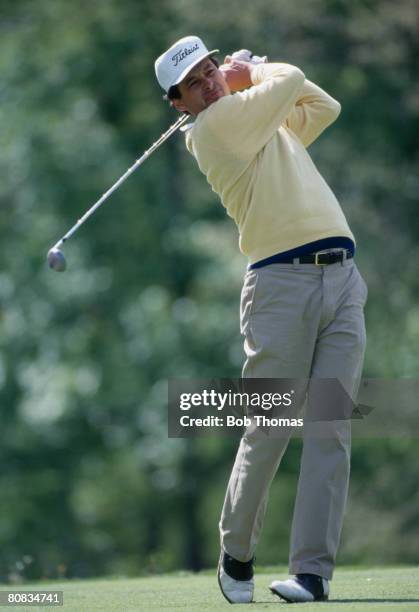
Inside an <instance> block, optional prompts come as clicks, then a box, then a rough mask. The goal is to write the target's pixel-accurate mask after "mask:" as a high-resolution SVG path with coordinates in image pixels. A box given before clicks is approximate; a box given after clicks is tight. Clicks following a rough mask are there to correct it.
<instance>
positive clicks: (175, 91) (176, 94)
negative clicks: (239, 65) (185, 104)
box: [163, 57, 220, 101]
mask: <svg viewBox="0 0 419 612" xmlns="http://www.w3.org/2000/svg"><path fill="white" fill-rule="evenodd" d="M208 59H210V60H211V62H212V63H213V64H214V66H216V67H217V68H218V66H219V65H220V64H219V62H218V60H216V59H215V57H210V58H208ZM181 97H182V95H181V93H180V91H179V87H178V86H177V85H172V86H171V88H170V89H169V91H168V92H167V94H164V96H163V99H164V100H169V101H170V100H180V98H181Z"/></svg>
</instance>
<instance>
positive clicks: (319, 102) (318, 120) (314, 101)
mask: <svg viewBox="0 0 419 612" xmlns="http://www.w3.org/2000/svg"><path fill="white" fill-rule="evenodd" d="M340 108H341V107H340V104H339V102H338V101H337V100H335V99H334V98H332V97H331V96H329V94H327V93H326V92H325V91H323V89H321V88H320V87H318V86H317V85H315V84H314V83H312V82H311V81H309V80H308V79H306V80H305V82H304V86H303V88H302V89H301V91H300V93H299V96H298V98H297V100H296V102H295V106H294V107H293V108H292V110H291V112H290V113H289V115H288V116H287V118H286V121H285V124H286V125H287V126H288V127H289V128H290V129H291V130H292V131H293V132H294V134H296V135H297V136H298V138H299V139H300V140H301V142H302V143H303V144H304V146H305V147H308V146H309V145H310V144H311V143H312V142H313V141H314V140H316V138H317V137H318V136H319V135H320V134H321V133H322V132H323V130H325V129H326V128H327V127H328V126H329V125H330V124H331V123H333V122H334V121H335V119H336V118H337V117H338V116H339V113H340Z"/></svg>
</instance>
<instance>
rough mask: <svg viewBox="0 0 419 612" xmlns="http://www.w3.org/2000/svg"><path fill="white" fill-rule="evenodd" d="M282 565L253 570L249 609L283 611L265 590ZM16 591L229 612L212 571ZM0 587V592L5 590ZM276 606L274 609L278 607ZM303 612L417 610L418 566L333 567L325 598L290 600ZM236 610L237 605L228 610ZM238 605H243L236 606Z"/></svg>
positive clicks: (106, 605)
mask: <svg viewBox="0 0 419 612" xmlns="http://www.w3.org/2000/svg"><path fill="white" fill-rule="evenodd" d="M286 576H287V572H286V569H285V568H283V567H282V568H280V569H278V568H271V567H269V568H259V570H258V572H257V574H256V577H255V582H256V590H255V603H253V604H251V606H250V608H249V611H250V612H257V611H259V610H264V611H265V612H271V611H272V612H273V611H274V610H275V609H284V610H285V609H286V608H285V606H287V607H289V605H290V604H287V603H285V602H283V601H282V600H280V599H279V598H278V597H276V596H274V595H272V594H271V592H270V591H269V589H268V588H267V587H268V585H269V584H270V582H271V580H273V579H278V578H281V577H282V578H285V577H286ZM13 588H14V589H19V590H26V589H27V590H29V589H33V590H42V589H55V590H63V591H64V606H63V607H60V608H55V609H57V610H65V612H67V611H68V612H70V611H71V612H73V611H74V612H91V611H94V610H101V611H108V610H109V611H115V612H122V611H123V612H130V611H134V610H144V611H147V612H148V611H150V612H152V611H155V610H156V611H158V610H166V611H167V610H194V611H197V612H198V611H199V612H203V611H205V610H217V611H218V610H229V609H231V607H230V604H229V603H228V602H226V601H225V599H224V598H223V597H222V596H221V593H220V592H219V590H218V585H217V580H216V577H215V571H214V572H211V573H210V572H202V573H200V574H189V573H176V574H165V575H162V576H152V577H145V578H132V579H126V578H112V579H101V580H77V581H76V580H74V581H73V580H69V581H59V582H58V581H57V582H48V583H46V582H45V583H36V584H26V585H19V586H15V587H13ZM7 589H8V587H7V586H6V585H1V586H0V590H7ZM279 606H280V608H279ZM294 606H297V609H300V608H302V609H303V610H304V612H310V611H311V610H317V611H319V610H320V609H321V608H322V609H324V610H325V612H346V611H347V610H350V611H351V612H352V611H357V612H370V611H371V612H372V611H381V610H384V611H386V612H389V611H394V612H402V611H403V610H409V611H410V610H414V609H417V610H419V567H395V568H389V567H387V568H339V569H338V570H337V571H336V573H335V577H334V579H333V581H332V583H331V595H330V600H329V601H328V602H323V603H315V604H294ZM0 609H1V610H16V611H18V610H22V609H24V610H25V612H26V611H27V610H33V611H34V610H38V611H44V612H45V610H47V609H50V610H51V609H53V608H45V607H43V608H41V607H38V606H36V607H35V606H31V607H29V606H19V607H13V608H11V607H5V606H0ZM235 609H237V606H236V607H235V608H234V610H235ZM241 609H243V608H241Z"/></svg>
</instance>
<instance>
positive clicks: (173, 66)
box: [154, 36, 219, 92]
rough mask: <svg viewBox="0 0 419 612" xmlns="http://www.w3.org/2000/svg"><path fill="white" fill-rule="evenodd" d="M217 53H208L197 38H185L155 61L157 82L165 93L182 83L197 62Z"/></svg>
mask: <svg viewBox="0 0 419 612" xmlns="http://www.w3.org/2000/svg"><path fill="white" fill-rule="evenodd" d="M218 52H219V50H218V49H213V50H212V51H208V49H207V48H206V46H205V45H204V43H203V42H202V40H201V39H200V38H198V36H185V37H184V38H181V39H180V40H178V41H177V42H175V44H174V45H172V46H171V47H170V48H169V49H168V50H167V51H165V52H164V53H163V54H162V55H160V57H158V58H157V59H156V61H155V64H154V68H155V71H156V76H157V80H158V82H159V84H160V85H161V87H163V89H164V90H165V91H166V92H167V91H169V89H170V88H171V87H173V85H177V84H178V83H180V82H181V81H183V79H184V78H185V77H186V75H187V74H188V72H190V71H191V70H192V68H193V67H194V66H196V65H197V64H199V62H201V61H202V60H203V59H205V58H206V57H209V56H210V55H213V54H214V53H218Z"/></svg>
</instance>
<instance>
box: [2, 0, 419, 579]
mask: <svg viewBox="0 0 419 612" xmlns="http://www.w3.org/2000/svg"><path fill="white" fill-rule="evenodd" d="M378 13H379V18H377V15H378ZM188 33H196V34H198V35H201V36H203V38H204V39H205V40H207V41H208V44H209V45H210V46H211V45H212V46H217V47H219V48H220V49H221V53H222V54H223V53H227V52H231V51H232V50H234V49H236V48H242V47H247V48H249V47H250V48H252V49H253V50H254V51H255V52H256V53H260V54H268V56H269V57H271V58H277V59H281V60H285V61H289V62H291V63H295V64H296V65H298V66H301V67H302V68H303V70H304V71H305V72H306V74H307V75H308V76H309V78H311V79H312V80H314V81H318V82H319V83H320V84H321V85H323V86H324V87H325V88H326V89H328V90H330V92H331V93H332V94H333V95H334V96H336V97H337V98H338V99H339V100H340V101H341V102H342V106H343V112H342V115H341V118H340V120H339V121H338V122H337V124H336V125H335V126H334V127H333V128H331V129H330V135H329V137H325V138H324V139H320V141H319V142H318V143H316V145H315V146H314V147H313V150H312V153H313V157H314V159H315V161H316V163H318V164H319V166H320V168H321V171H322V172H323V173H324V175H325V177H326V178H327V179H328V181H329V182H330V184H331V185H332V187H333V188H334V190H335V191H336V193H337V194H338V196H339V199H340V200H341V202H342V205H343V208H344V211H345V214H346V215H347V217H348V219H349V222H350V224H351V227H352V228H353V230H354V232H355V235H356V236H357V237H358V261H359V262H360V267H361V269H362V271H363V273H364V275H365V277H366V279H367V282H368V284H369V287H370V297H369V302H368V306H367V325H368V332H369V336H368V337H369V345H368V352H367V358H366V368H365V375H367V376H377V377H402V376H414V375H415V373H416V372H417V369H418V366H419V357H418V353H417V344H418V340H419V310H418V307H417V298H418V294H419V284H418V275H417V270H416V267H417V266H416V261H417V254H418V242H417V232H418V217H417V215H416V209H415V207H416V204H417V200H418V195H419V181H418V178H417V164H418V149H417V137H416V134H417V130H418V121H419V116H418V108H419V105H418V103H417V102H418V89H417V85H416V84H415V79H414V77H415V76H416V73H417V57H418V56H419V54H418V42H417V16H416V6H415V2H414V1H413V0H401V1H399V2H398V3H397V4H394V3H392V2H390V0H382V1H379V0H370V1H367V0H364V1H361V0H357V1H356V2H351V3H349V2H341V1H340V0H316V1H313V2H310V3H304V7H303V6H302V4H300V3H296V2H292V1H291V0H282V1H281V2H276V3H272V2H268V0H259V1H258V2H244V3H243V2H242V1H240V2H239V1H238V0H231V2H230V3H229V5H228V7H227V6H226V5H225V3H221V2H220V1H219V0H215V1H214V2H212V3H208V2H203V1H202V0H178V1H177V2H176V3H174V2H169V1H168V0H161V1H159V2H155V1H152V0H141V1H140V2H138V1H136V2H134V1H133V0H125V1H124V2H123V3H120V2H117V1H116V0H107V1H106V2H99V1H92V2H89V3H82V2H81V1H80V0H74V1H73V2H65V1H64V0H54V2H51V1H50V0H37V1H36V2H34V1H33V0H19V2H13V3H12V2H8V1H6V0H2V2H1V4H0V50H1V53H0V75H1V77H0V78H1V82H0V99H1V105H0V121H1V132H2V136H3V138H2V143H3V146H2V156H1V159H0V169H1V174H2V181H1V183H0V203H1V207H2V211H3V214H2V215H1V217H0V237H1V240H0V249H1V256H2V262H3V265H2V269H1V271H0V346H1V354H0V392H1V407H0V410H1V423H2V428H1V434H2V439H1V445H0V457H1V465H2V468H3V469H2V470H1V472H0V487H1V491H2V494H3V495H2V504H1V511H0V541H1V549H0V577H2V578H3V579H4V580H8V579H10V580H17V579H18V578H19V575H23V576H26V577H28V578H39V577H42V576H52V577H55V576H61V575H68V576H87V575H100V574H110V573H115V572H117V573H122V574H127V575H135V574H138V573H139V572H147V571H149V572H160V571H164V570H168V569H176V568H179V567H181V568H192V569H199V568H201V567H203V566H212V565H214V560H215V559H216V557H217V554H218V553H217V548H218V535H217V531H216V528H217V520H218V514H219V511H220V505H221V502H222V497H223V493H224V488H225V485H226V482H227V477H228V471H229V469H230V466H231V463H232V461H233V457H234V451H235V447H236V443H237V442H236V441H234V440H218V439H217V440H212V439H205V440H196V441H194V442H193V443H191V442H185V441H183V440H168V439H167V432H166V386H167V382H166V381H167V379H168V378H169V377H176V376H178V377H180V376H191V377H192V376H201V377H202V376H225V377H230V376H237V375H238V374H239V373H240V367H241V361H242V351H241V339H240V337H239V333H238V299H239V291H240V285H241V277H242V274H243V272H244V270H245V265H246V262H245V261H244V259H243V258H242V257H241V256H240V255H239V254H238V249H237V236H236V231H235V228H234V227H233V224H232V222H231V220H229V219H227V218H226V217H225V214H224V211H223V209H222V207H221V206H220V205H219V203H218V201H217V199H216V198H215V196H214V194H212V193H211V191H210V189H209V188H208V186H207V184H206V182H205V179H204V177H202V176H201V175H200V174H199V172H198V170H197V169H196V167H195V164H194V162H193V160H192V159H191V157H190V156H189V154H188V153H187V152H186V151H185V150H184V145H183V142H182V138H181V136H180V135H176V136H175V137H173V138H172V139H171V140H170V141H168V142H167V143H166V144H165V145H164V146H163V147H162V148H161V149H159V151H158V152H156V153H155V154H154V155H153V157H152V158H151V159H150V160H149V161H148V162H147V163H146V164H145V165H144V166H143V167H142V168H141V169H140V170H139V171H138V173H137V174H136V175H134V176H133V177H131V178H130V179H129V181H128V182H127V183H126V184H125V185H124V186H123V187H122V188H121V189H120V190H119V191H118V192H117V194H115V195H114V196H112V200H111V201H109V202H108V203H106V204H105V206H104V207H103V209H102V210H101V211H100V212H99V213H98V214H97V215H96V216H95V217H94V218H93V219H91V220H90V221H89V222H88V223H87V224H86V225H85V226H84V227H83V229H81V230H80V232H79V233H78V234H77V237H75V238H74V239H72V240H71V241H70V243H69V245H68V247H67V251H66V253H67V259H68V263H69V269H68V271H67V272H66V274H65V275H57V274H54V273H52V272H51V271H49V270H47V268H46V265H45V254H46V252H47V250H48V248H49V247H50V246H51V245H52V244H53V243H54V242H55V240H57V239H58V238H59V237H60V236H61V235H62V234H63V233H64V232H65V231H66V230H67V229H68V228H69V227H70V226H71V225H72V224H73V223H74V222H75V220H76V219H77V218H78V217H79V216H81V214H83V212H84V211H85V210H86V209H87V208H88V206H90V205H91V204H92V203H93V202H94V201H95V200H96V199H97V198H98V197H99V196H100V195H101V194H102V193H103V192H104V190H105V189H106V188H108V187H109V186H110V185H111V184H112V183H113V182H114V181H115V180H116V179H117V177H118V176H120V175H121V174H122V173H123V172H124V171H125V169H126V168H127V167H128V166H130V165H131V164H132V163H133V161H134V160H135V159H136V158H137V157H139V155H140V154H141V152H142V151H143V150H144V149H146V148H148V146H149V145H150V144H151V143H152V142H153V141H155V140H156V139H157V137H158V135H160V133H162V132H163V131H164V130H165V129H166V128H167V126H168V125H169V124H170V123H172V122H173V121H174V120H175V119H176V116H175V114H174V112H173V111H172V110H171V109H170V108H169V107H168V106H167V104H165V103H164V102H163V101H162V100H161V93H162V92H161V91H160V90H159V87H158V85H157V83H156V82H155V78H154V72H153V62H154V59H155V57H156V56H157V55H158V54H160V53H161V52H162V50H164V49H165V48H166V46H167V45H168V44H170V43H171V42H173V41H174V40H175V39H176V38H177V37H179V36H182V35H185V34H188ZM396 409H397V407H395V410H396ZM418 452H419V447H418V444H417V441H416V440H414V439H407V440H400V441H395V440H387V441H386V440H384V441H381V442H380V443H378V442H374V443H367V442H363V443H361V442H358V443H356V444H355V447H354V460H353V486H352V490H351V501H350V508H351V512H350V513H349V517H348V527H347V528H345V529H346V531H345V533H344V541H343V547H342V551H341V561H345V560H346V561H348V560H349V561H362V560H364V559H367V560H368V561H370V562H381V561H386V562H389V561H394V562H396V561H401V560H406V561H407V560H409V561H411V562H415V563H417V562H418V553H417V549H415V547H414V546H413V542H415V541H417V536H418V520H417V507H418V497H417V486H416V483H417V478H418V468H417V465H418V461H417V458H418ZM298 456H299V446H298V444H295V445H294V444H293V445H291V447H290V449H289V451H288V454H287V457H286V459H285V460H284V464H283V466H282V472H281V475H279V477H278V479H277V482H276V483H275V484H274V487H273V490H272V504H273V506H272V508H271V509H270V510H269V513H268V516H267V521H266V532H265V533H266V534H270V536H269V537H268V536H264V539H263V541H262V542H261V547H260V552H259V554H258V557H259V558H260V559H261V561H262V562H265V561H266V562H272V563H274V562H276V561H278V560H280V561H281V562H285V561H286V556H287V545H288V542H287V539H286V534H287V533H288V531H289V519H290V516H291V512H292V500H293V492H294V489H295V474H296V472H297V469H298ZM378 517H380V518H379V519H378ZM375 521H377V523H380V528H379V529H378V528H377V529H375V530H370V531H369V533H370V537H369V538H365V537H364V535H365V534H364V530H363V529H362V528H360V526H359V525H360V523H361V525H364V524H365V522H367V524H368V525H369V524H371V523H373V522H375ZM357 530H358V535H357V537H356V538H355V539H354V537H353V534H354V533H356V532H357ZM384 533H385V534H386V538H387V540H386V541H384V539H383V534H384ZM275 534H279V536H278V537H279V541H278V539H275ZM415 536H416V538H415ZM387 543H388V544H387Z"/></svg>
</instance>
